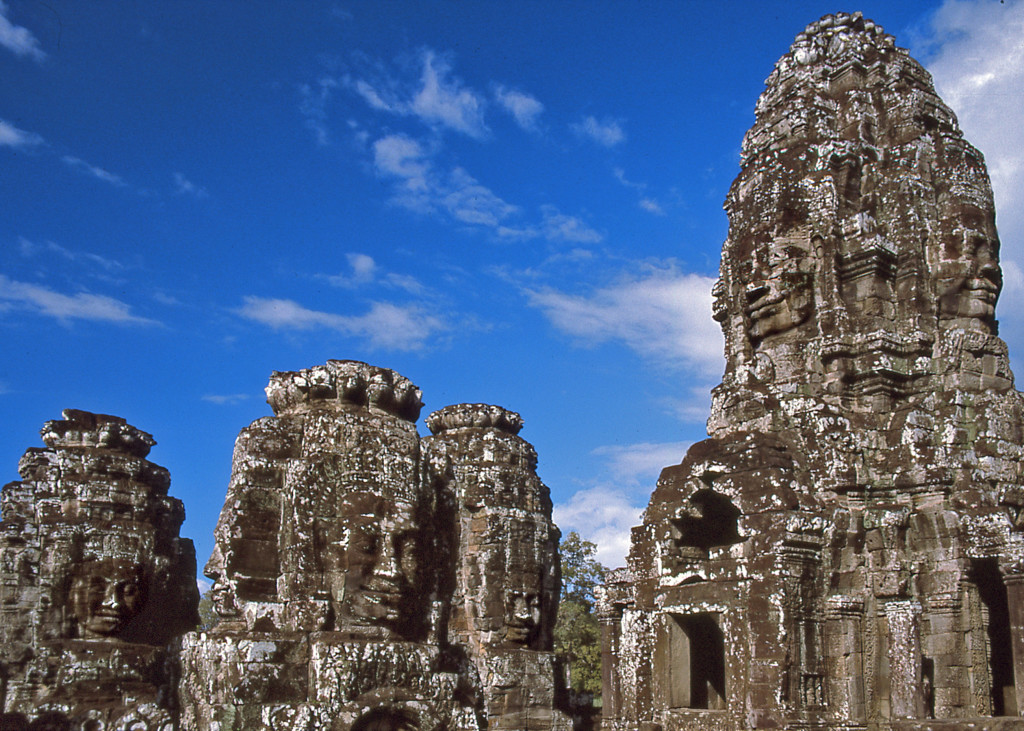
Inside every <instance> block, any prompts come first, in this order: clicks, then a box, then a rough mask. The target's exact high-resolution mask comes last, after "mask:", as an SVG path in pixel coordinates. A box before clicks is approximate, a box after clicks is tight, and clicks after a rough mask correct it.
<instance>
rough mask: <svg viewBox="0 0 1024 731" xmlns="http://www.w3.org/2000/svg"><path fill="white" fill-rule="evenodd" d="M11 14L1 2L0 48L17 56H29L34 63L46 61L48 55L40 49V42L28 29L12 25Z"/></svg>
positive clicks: (1, 1)
mask: <svg viewBox="0 0 1024 731" xmlns="http://www.w3.org/2000/svg"><path fill="white" fill-rule="evenodd" d="M9 12H10V11H9V9H8V8H7V4H6V3H4V2H3V0H0V46H3V47H4V48H6V49H7V50H8V51H10V52H11V53H13V54H14V55H15V56H27V57H28V58H31V59H32V60H33V61H43V60H45V59H46V53H45V52H44V51H43V49H42V48H41V47H40V45H39V40H38V39H37V38H36V37H35V36H34V35H32V31H30V30H29V29H28V28H25V27H22V26H20V25H15V24H14V23H12V22H11V20H10V19H9V18H8V17H7V15H8V13H9Z"/></svg>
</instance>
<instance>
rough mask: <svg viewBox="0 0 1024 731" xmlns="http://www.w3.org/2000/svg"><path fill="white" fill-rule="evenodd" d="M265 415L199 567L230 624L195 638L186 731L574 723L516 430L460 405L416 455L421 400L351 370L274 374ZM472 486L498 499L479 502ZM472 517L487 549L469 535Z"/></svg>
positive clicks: (543, 526) (186, 646) (551, 561)
mask: <svg viewBox="0 0 1024 731" xmlns="http://www.w3.org/2000/svg"><path fill="white" fill-rule="evenodd" d="M267 401H268V403H270V405H271V407H272V408H273V409H274V414H275V415H274V416H273V417H268V418H263V419H258V420H256V421H255V422H253V423H252V424H251V425H250V426H248V427H247V428H245V429H243V430H242V433H241V434H240V435H239V437H238V440H237V442H236V444H235V454H234V461H233V465H232V475H231V482H230V485H229V487H228V494H227V499H226V501H225V504H224V509H223V510H222V512H221V515H220V520H219V521H218V524H217V528H216V531H215V539H216V548H215V550H214V553H213V556H212V557H211V559H210V561H209V563H208V564H207V566H206V569H205V573H206V575H207V576H209V577H210V578H211V579H212V580H213V581H214V585H213V589H212V592H213V598H214V604H215V608H216V611H217V613H218V615H219V616H220V622H219V623H218V624H217V625H216V626H215V627H214V628H213V629H212V630H210V631H207V632H202V633H191V634H189V635H186V636H185V638H184V640H183V647H182V653H181V658H182V675H181V683H180V695H181V709H182V711H181V727H182V728H183V729H193V730H195V731H205V730H206V729H211V728H219V729H221V730H222V731H227V730H228V729H236V730H238V731H242V730H245V731H251V730H253V729H288V730H292V729H309V730H312V729H317V730H319V729H335V730H336V731H342V730H344V731H348V730H349V729H364V730H366V731H370V730H371V729H374V730H376V729H401V730H403V731H404V730H406V729H409V730H412V729H421V730H423V731H428V730H429V731H441V730H443V729H451V730H452V731H455V730H459V731H461V730H463V729H465V730H467V731H469V730H477V729H482V728H492V729H498V728H502V729H512V728H518V729H556V728H557V729H564V728H568V725H567V722H566V721H565V717H564V715H563V714H561V713H560V712H559V711H557V710H556V709H555V707H554V702H555V700H554V693H553V688H554V680H555V673H554V668H553V663H552V654H551V652H550V650H551V635H550V632H551V623H552V621H553V618H554V612H555V610H556V601H557V599H556V598H557V595H558V568H557V566H558V564H557V558H556V556H555V553H554V546H555V545H556V544H557V535H558V534H557V529H555V528H554V526H553V525H552V524H551V503H550V500H549V499H548V493H547V488H546V487H544V486H543V484H542V483H541V482H540V481H539V479H537V477H536V474H535V473H534V471H533V468H534V465H535V463H536V456H535V454H534V452H533V448H532V447H530V446H529V445H528V444H527V443H526V442H523V441H522V440H521V439H519V438H518V437H517V436H515V432H516V431H518V427H519V426H520V425H521V422H520V420H519V416H518V415H517V414H513V413H512V412H508V411H505V410H504V409H500V408H498V407H477V406H472V407H449V409H446V410H442V412H438V414H441V415H442V416H438V414H435V415H433V416H432V417H431V419H430V423H431V425H432V428H435V427H436V425H438V424H441V423H442V422H445V426H441V427H436V428H435V431H440V432H441V436H438V437H432V438H429V439H426V440H421V439H420V437H419V434H418V432H417V430H416V424H415V422H416V419H417V418H418V416H419V413H420V409H421V407H422V402H421V399H420V391H419V389H417V388H416V387H415V386H414V385H413V384H412V383H411V382H410V381H409V380H408V379H406V378H404V377H402V376H400V375H398V374H397V373H395V372H394V371H390V370H387V369H385V368H378V367H374V366H370V365H367V364H365V363H359V362H355V361H329V362H328V363H327V364H325V365H323V366H317V367H314V368H309V369H306V370H302V371H297V372H287V373H274V374H273V375H272V376H271V379H270V384H269V385H268V386H267ZM453 414H454V415H457V416H451V419H450V422H451V423H450V424H449V423H448V420H449V416H450V415H453ZM466 419H470V420H472V421H473V422H474V423H473V424H470V423H468V422H467V421H466ZM477 422H479V423H477ZM513 424H514V428H513ZM447 428H451V429H452V436H451V437H445V436H444V435H445V434H446V433H447V432H444V429H447ZM457 434H465V439H464V443H463V442H460V441H459V440H460V439H461V437H458V436H456V435H457ZM480 445H486V446H487V450H486V451H481V448H480ZM463 484H472V485H474V486H477V487H479V490H481V491H482V490H484V487H485V485H486V489H487V490H489V491H490V492H492V493H494V495H492V496H489V497H486V498H480V499H479V500H478V502H472V501H470V502H467V501H466V499H465V498H464V496H463V495H462V492H461V486H462V485H463ZM492 500H499V501H500V500H505V502H502V503H500V504H494V505H492V504H491V501H492ZM513 504H514V505H515V506H516V509H515V510H513V509H512V506H513ZM499 508H505V510H504V512H503V511H502V510H501V509H499ZM473 511H476V512H475V513H474V512H473ZM513 513H514V515H513ZM477 517H479V518H480V520H482V521H483V522H482V523H481V526H482V527H481V528H480V530H481V531H483V532H484V533H485V534H486V537H487V539H488V540H489V541H491V544H489V545H487V546H478V545H477V544H478V543H483V541H482V540H481V541H476V542H474V541H473V540H472V539H473V536H475V534H469V533H467V534H462V533H460V530H461V527H462V526H463V525H469V524H470V523H471V522H472V520H473V519H476V518H477ZM502 530H508V531H509V532H508V533H502V532H501V531H502ZM464 540H465V541H468V542H467V543H464ZM467 551H475V552H476V553H475V555H473V554H470V555H467ZM475 560H480V561H482V562H483V563H482V564H481V566H482V567H483V568H482V570H481V571H480V572H478V573H476V574H472V575H471V576H469V578H468V579H467V578H466V577H467V575H468V574H469V573H470V572H469V569H468V568H467V567H466V566H465V565H464V564H468V563H471V562H473V561H475ZM492 570H493V571H494V572H496V573H493V574H492V573H490V571H492ZM506 573H507V574H508V575H507V576H506ZM517 592H518V594H517ZM520 605H522V606H520ZM466 607H468V608H469V609H468V610H467V609H466ZM467 611H469V612H470V613H471V614H472V616H473V618H474V621H475V623H474V624H472V626H470V623H469V622H468V621H466V620H464V619H463V617H464V615H465V614H466V613H467ZM477 618H479V621H476V619H477ZM450 619H451V620H452V621H451V622H450ZM517 622H518V624H516V623H517ZM492 647H493V648H494V652H495V653H497V654H496V655H495V657H498V656H499V655H500V660H499V659H492V658H491V654H487V652H485V650H484V648H486V650H487V651H489V650H490V648H492ZM499 650H500V652H499ZM516 693H518V695H517V694H516ZM513 696H514V698H513V700H510V701H508V702H506V703H505V704H504V705H501V704H499V703H497V702H496V701H495V700H494V699H496V698H504V697H513ZM508 719H513V720H508ZM520 719H522V720H520ZM488 724H489V725H488Z"/></svg>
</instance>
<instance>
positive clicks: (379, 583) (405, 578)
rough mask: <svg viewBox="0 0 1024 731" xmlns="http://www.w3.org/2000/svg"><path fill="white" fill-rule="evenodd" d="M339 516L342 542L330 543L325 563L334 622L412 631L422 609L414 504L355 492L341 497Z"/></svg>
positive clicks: (404, 632) (419, 541)
mask: <svg viewBox="0 0 1024 731" xmlns="http://www.w3.org/2000/svg"><path fill="white" fill-rule="evenodd" d="M342 514H343V515H344V516H345V517H344V518H343V519H345V520H346V522H347V526H346V528H347V531H346V532H347V538H348V540H347V541H345V542H344V543H337V544H334V545H333V546H332V547H331V552H332V554H333V555H332V556H330V557H329V558H328V561H327V566H328V571H329V572H330V573H333V574H334V575H335V576H334V577H333V578H332V580H331V581H330V584H331V594H332V598H333V600H334V605H335V613H336V615H337V616H338V618H339V621H340V622H341V623H342V624H345V623H354V624H357V625H367V624H370V625H379V626H382V627H385V628H388V629H390V630H392V631H394V632H395V633H397V634H398V635H401V636H408V635H409V634H411V633H414V632H415V628H416V627H417V625H418V623H419V621H420V620H421V619H422V618H423V616H424V614H425V608H426V607H425V605H426V599H425V597H424V596H423V593H424V589H423V587H422V583H423V582H422V580H421V562H422V559H423V556H422V551H423V540H422V527H421V526H420V524H419V521H418V519H417V516H416V510H415V508H414V506H413V505H410V504H408V503H404V502H401V501H394V502H392V501H388V500H385V499H384V498H381V497H378V496H375V495H366V494H363V495H359V494H356V495H351V496H349V497H348V498H346V500H345V503H344V504H343V505H342Z"/></svg>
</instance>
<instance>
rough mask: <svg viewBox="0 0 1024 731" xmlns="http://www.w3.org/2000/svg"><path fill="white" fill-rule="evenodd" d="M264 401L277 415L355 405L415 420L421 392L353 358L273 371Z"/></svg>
mask: <svg viewBox="0 0 1024 731" xmlns="http://www.w3.org/2000/svg"><path fill="white" fill-rule="evenodd" d="M266 393H267V403H268V404H270V407H271V408H272V409H273V410H274V413H275V414H276V415H278V416H281V415H282V414H289V413H302V412H304V411H309V410H311V409H317V408H331V407H332V406H333V407H336V408H337V407H346V406H347V407H349V408H351V407H356V408H366V409H370V410H379V411H384V412H387V413H389V414H393V415H394V416H397V417H399V418H401V419H405V420H407V421H416V419H418V418H419V416H420V410H421V409H422V408H423V401H422V398H421V397H422V395H423V394H422V392H421V391H420V390H419V389H418V388H417V387H416V386H414V385H413V383H412V382H411V381H410V380H409V379H408V378H405V377H404V376H401V375H399V374H398V373H395V372H394V371H392V370H389V369H387V368H378V367H377V366H371V365H368V364H367V363H362V362H360V361H356V360H329V361H327V363H326V364H325V365H322V366H314V367H313V368H306V369H304V370H301V371H285V372H280V371H274V373H273V374H271V376H270V383H269V384H267V388H266Z"/></svg>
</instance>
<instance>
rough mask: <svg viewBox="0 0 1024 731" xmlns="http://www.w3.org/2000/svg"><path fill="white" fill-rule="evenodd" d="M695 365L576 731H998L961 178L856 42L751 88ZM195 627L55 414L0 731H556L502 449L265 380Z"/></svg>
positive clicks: (109, 486) (999, 389) (536, 550)
mask: <svg viewBox="0 0 1024 731" xmlns="http://www.w3.org/2000/svg"><path fill="white" fill-rule="evenodd" d="M725 207H726V210H727V212H728V215H729V224H730V227H729V234H728V238H727V240H726V241H725V244H724V248H723V252H722V260H721V276H720V278H719V280H718V282H717V284H716V286H715V289H714V293H713V294H714V317H715V319H716V320H718V321H719V322H720V323H721V325H722V329H723V332H724V334H725V356H726V367H725V373H724V376H723V379H722V383H721V385H719V386H718V387H716V388H715V389H714V392H713V403H712V412H711V416H710V419H709V420H708V433H709V435H710V436H709V438H708V439H706V440H704V441H702V442H699V443H698V444H695V445H694V446H693V447H691V448H690V450H689V451H688V452H687V453H686V455H685V457H684V458H683V460H682V463H681V464H678V465H674V466H670V467H667V468H665V469H664V470H663V472H662V474H661V477H660V479H659V480H658V483H657V486H656V488H655V490H654V493H653V495H652V497H651V500H650V503H649V505H648V507H647V510H646V512H645V513H644V517H643V523H642V525H640V526H638V527H637V528H635V529H634V530H633V537H632V549H631V551H630V555H629V558H628V566H627V567H626V568H623V569H619V570H616V571H614V572H612V574H611V575H610V576H609V577H608V581H607V583H606V585H605V586H604V587H601V588H600V590H599V600H598V606H597V610H598V612H599V616H600V620H601V623H602V629H603V648H602V650H603V658H604V661H605V662H604V693H603V709H602V710H603V713H602V715H603V719H602V725H601V728H603V729H606V731H607V730H612V731H615V730H617V731H680V730H681V729H700V730H703V731H726V730H728V729H741V728H790V729H851V730H852V729H863V730H865V731H882V730H884V729H901V730H905V731H911V730H912V729H920V730H922V731H923V730H924V729H936V730H938V729H953V728H973V729H1004V728H1011V727H1012V728H1024V719H1021V718H1020V716H1021V715H1022V712H1024V486H1022V485H1024V482H1022V478H1024V475H1022V465H1024V421H1022V406H1024V403H1022V397H1021V394H1020V393H1018V392H1017V391H1016V390H1015V389H1014V384H1013V375H1012V373H1011V371H1010V367H1009V362H1008V356H1007V349H1006V345H1005V343H1004V342H1003V341H1002V340H1000V339H999V337H998V331H997V323H996V320H995V303H996V299H997V297H998V295H999V292H1000V288H1001V284H1002V275H1001V271H1000V268H999V264H998V254H999V240H998V237H997V234H996V228H995V212H994V206H993V202H992V192H991V188H990V183H989V179H988V174H987V171H986V168H985V164H984V161H983V158H982V156H981V154H980V153H979V152H978V151H977V150H976V149H975V148H973V147H972V146H971V145H970V144H969V143H967V142H966V141H965V140H964V138H963V135H962V133H961V132H960V130H959V128H958V126H957V121H956V118H955V116H954V114H953V112H952V111H951V110H950V109H949V108H948V107H947V106H946V105H945V104H944V103H943V102H942V100H941V99H939V97H938V96H937V95H936V93H935V90H934V88H933V85H932V81H931V78H930V77H929V75H928V73H927V72H926V71H925V70H924V69H923V68H922V67H921V66H920V65H919V64H918V63H917V62H916V61H914V60H913V59H911V58H910V56H909V55H908V54H907V52H906V51H905V50H903V49H900V48H898V47H896V45H895V43H894V40H893V38H892V37H891V36H889V35H887V34H886V33H885V32H884V31H883V30H882V28H881V27H879V26H877V25H876V24H874V23H873V22H871V21H869V20H866V19H865V18H863V17H862V16H861V15H860V14H859V13H854V14H852V15H846V14H839V15H829V16H825V17H824V18H822V19H821V20H820V21H818V22H815V23H812V24H811V25H809V26H808V27H807V29H806V30H805V31H804V32H803V33H801V34H799V35H798V36H797V38H796V40H795V42H794V43H793V45H792V47H791V48H790V50H789V52H787V53H786V54H785V55H784V56H783V57H782V58H781V59H780V60H779V62H778V63H777V64H776V67H775V70H774V71H773V72H772V74H771V76H770V77H769V78H768V80H767V83H766V89H765V91H764V93H763V94H762V95H761V98H760V100H759V101H758V103H757V108H756V120H755V123H754V126H753V127H752V128H751V130H750V131H749V132H748V134H747V136H746V138H745V139H744V142H743V155H742V161H741V171H740V174H739V176H738V177H737V179H736V180H735V182H734V183H733V185H732V188H731V189H730V191H729V194H728V197H727V199H726V204H725ZM266 393H267V400H268V403H269V404H270V406H271V407H272V409H273V412H274V415H273V416H270V417H265V418H261V419H257V420H256V421H255V422H253V423H252V424H251V425H249V426H248V427H246V428H245V429H243V430H242V432H241V434H240V435H239V437H238V440H237V442H236V444H235V451H234V459H233V463H232V473H231V480H230V484H229V485H228V489H227V497H226V500H225V503H224V508H223V510H222V512H221V514H220V519H219V521H218V524H217V528H216V532H215V550H214V552H213V555H212V556H211V558H210V560H209V562H208V563H207V565H206V568H205V574H206V575H207V576H208V577H209V578H210V579H211V580H212V581H213V582H214V583H213V586H212V589H211V596H212V600H213V604H214V609H215V612H216V615H217V617H218V622H217V623H216V624H215V626H212V627H210V628H207V629H205V630H196V629H195V627H196V625H197V623H198V620H199V617H198V615H197V604H198V600H199V596H198V591H197V589H196V584H195V576H196V566H195V554H194V549H193V547H192V543H191V541H189V540H188V539H185V538H181V537H180V536H179V530H180V527H181V524H182V522H183V520H184V507H183V505H182V503H181V502H180V501H179V500H177V499H176V498H173V497H170V496H169V495H168V490H169V486H170V476H169V473H168V471H167V470H166V469H164V468H162V467H160V466H158V465H156V464H153V463H152V462H150V461H148V459H146V457H147V455H148V453H149V450H150V448H151V447H152V446H153V445H154V444H155V442H154V440H153V438H152V437H151V436H150V435H149V434H147V433H145V432H143V431H141V430H139V429H137V428H135V427H133V426H131V425H129V424H127V423H126V422H125V420H124V419H121V418H118V417H114V416H107V415H102V414H93V413H88V412H84V411H75V410H67V411H65V412H64V418H63V419H62V420H56V421H50V422H47V424H46V425H45V426H44V427H43V430H42V438H43V442H44V444H45V445H46V446H45V447H44V448H33V449H29V450H28V451H27V452H26V453H25V456H24V457H23V458H22V460H21V462H20V464H19V466H18V471H19V474H20V476H21V478H22V479H21V480H20V481H17V482H12V483H10V484H8V485H6V486H5V487H4V489H3V493H2V496H0V729H15V730H24V731H29V730H35V731H42V730H49V731H56V730H67V731H173V730H174V729H181V730H182V731H261V730H267V731H271V730H274V731H293V730H295V731H313V730H314V729H333V730H334V731H382V730H383V731H388V730H391V731H414V730H420V731H483V730H485V729H488V730H490V731H568V730H569V729H570V728H572V720H571V718H570V716H569V714H568V712H567V711H568V701H567V693H566V689H565V687H564V684H565V668H564V667H562V666H561V665H560V663H559V662H558V661H557V659H556V657H555V655H554V652H553V629H554V624H555V619H556V615H557V606H558V596H559V589H560V572H559V560H558V555H557V546H558V539H559V532H558V529H557V528H556V527H555V525H554V524H553V522H552V520H551V509H552V505H551V500H550V496H549V491H548V488H547V487H546V486H545V485H544V483H543V482H542V481H541V480H540V478H539V477H538V475H537V472H536V466H537V455H536V452H535V451H534V449H533V447H532V446H531V445H530V444H528V443H527V442H526V441H524V440H523V439H522V438H520V437H519V436H518V433H519V431H520V429H521V427H522V419H521V418H520V416H519V415H518V414H516V413H514V412H512V411H509V410H507V409H504V408H501V407H499V406H492V405H487V404H458V405H454V406H448V407H445V408H443V409H440V410H439V411H436V412H434V413H433V414H431V415H430V416H429V417H428V418H427V419H426V424H427V427H428V428H429V430H430V432H431V434H430V435H429V436H425V437H421V436H420V435H419V433H418V431H417V428H416V421H417V419H418V418H419V416H420V412H421V409H422V406H423V403H422V400H421V393H420V391H419V389H418V388H417V387H416V386H414V385H413V384H412V383H411V382H410V381H409V380H408V379H406V378H404V377H403V376H401V375H399V374H397V373H395V372H394V371H391V370H387V369H385V368H379V367H375V366H371V365H368V364H366V363H361V362H357V361H338V360H332V361H329V362H327V363H326V364H324V365H321V366H316V367H313V368H309V369H305V370H301V371H294V372H283V373H274V374H273V375H272V376H271V379H270V384H269V385H268V387H267V389H266Z"/></svg>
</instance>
